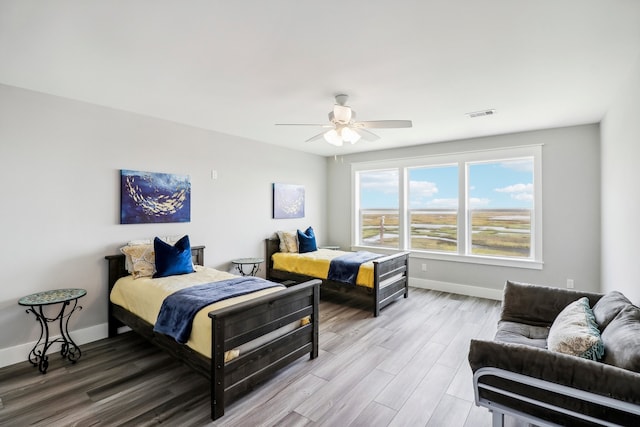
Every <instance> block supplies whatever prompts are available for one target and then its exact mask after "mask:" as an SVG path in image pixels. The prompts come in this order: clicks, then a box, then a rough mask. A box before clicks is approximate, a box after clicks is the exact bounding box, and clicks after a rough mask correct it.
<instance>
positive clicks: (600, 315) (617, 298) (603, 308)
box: [593, 291, 631, 332]
mask: <svg viewBox="0 0 640 427" xmlns="http://www.w3.org/2000/svg"><path fill="white" fill-rule="evenodd" d="M630 305H631V301H629V300H628V299H627V297H625V296H624V295H622V294H621V293H620V292H618V291H611V292H609V293H608V294H606V295H604V296H603V297H602V298H600V300H599V301H598V302H597V303H595V305H594V306H593V315H594V316H595V318H596V322H597V323H598V327H599V329H600V332H604V330H605V328H606V327H607V325H608V324H609V322H611V321H612V320H613V319H614V318H615V317H616V316H617V315H618V313H620V312H621V311H622V310H623V309H624V308H625V307H627V306H630Z"/></svg>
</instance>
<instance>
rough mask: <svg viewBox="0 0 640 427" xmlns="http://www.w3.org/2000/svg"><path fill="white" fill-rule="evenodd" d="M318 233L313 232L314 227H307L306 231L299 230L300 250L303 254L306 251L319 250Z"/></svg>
mask: <svg viewBox="0 0 640 427" xmlns="http://www.w3.org/2000/svg"><path fill="white" fill-rule="evenodd" d="M317 250H318V246H317V245H316V235H315V234H314V233H313V228H311V227H309V228H307V229H306V230H305V231H304V233H303V232H302V231H300V230H298V252H299V253H301V254H303V253H305V252H313V251H317Z"/></svg>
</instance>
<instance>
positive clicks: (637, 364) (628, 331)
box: [602, 304, 640, 372]
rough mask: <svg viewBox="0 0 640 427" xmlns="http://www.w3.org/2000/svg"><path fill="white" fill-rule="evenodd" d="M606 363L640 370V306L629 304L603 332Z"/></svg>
mask: <svg viewBox="0 0 640 427" xmlns="http://www.w3.org/2000/svg"><path fill="white" fill-rule="evenodd" d="M602 341H603V342H604V359H603V360H602V361H603V362H604V363H606V364H609V365H613V366H617V367H619V368H623V369H629V370H631V371H635V372H640V308H638V307H636V306H634V305H631V304H630V305H628V306H627V307H626V308H624V309H623V310H622V311H620V313H618V315H617V316H616V317H615V318H614V319H613V320H612V321H611V323H609V325H608V326H607V328H606V329H605V330H604V332H603V333H602Z"/></svg>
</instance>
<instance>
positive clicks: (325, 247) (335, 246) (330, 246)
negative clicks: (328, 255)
mask: <svg viewBox="0 0 640 427" xmlns="http://www.w3.org/2000/svg"><path fill="white" fill-rule="evenodd" d="M318 249H331V250H334V251H337V250H340V246H338V245H322V246H318Z"/></svg>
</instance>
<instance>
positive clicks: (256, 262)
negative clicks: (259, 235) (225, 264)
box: [231, 258, 264, 276]
mask: <svg viewBox="0 0 640 427" xmlns="http://www.w3.org/2000/svg"><path fill="white" fill-rule="evenodd" d="M263 262H264V258H238V259H234V260H231V263H232V264H234V265H235V266H236V270H238V273H240V274H241V275H243V276H255V275H256V273H257V272H258V270H259V269H260V264H262V263H263ZM245 265H250V266H251V271H249V272H246V273H245V271H244V266H245Z"/></svg>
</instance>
